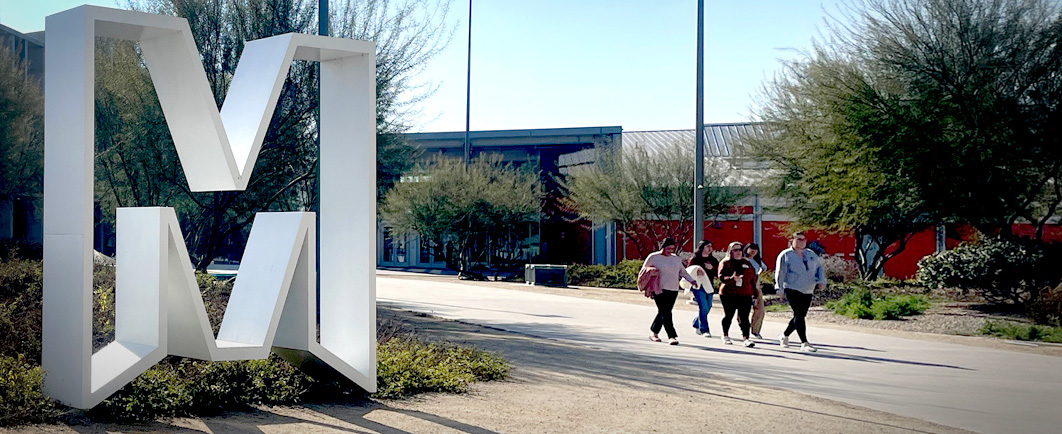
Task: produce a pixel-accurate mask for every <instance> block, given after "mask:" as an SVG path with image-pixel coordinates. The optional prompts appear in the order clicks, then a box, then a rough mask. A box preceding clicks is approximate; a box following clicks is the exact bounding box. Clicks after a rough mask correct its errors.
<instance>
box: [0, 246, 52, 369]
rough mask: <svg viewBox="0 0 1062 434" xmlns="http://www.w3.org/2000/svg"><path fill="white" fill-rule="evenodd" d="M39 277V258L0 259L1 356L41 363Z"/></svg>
mask: <svg viewBox="0 0 1062 434" xmlns="http://www.w3.org/2000/svg"><path fill="white" fill-rule="evenodd" d="M42 279H43V273H42V271H41V263H40V261H30V260H24V259H12V260H7V261H2V262H0V355H4V356H9V357H15V356H17V355H22V356H24V357H26V362H27V363H31V364H34V365H39V364H40V354H41V295H42V289H41V288H42V284H41V282H42Z"/></svg>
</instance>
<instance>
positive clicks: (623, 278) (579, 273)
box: [568, 259, 642, 289]
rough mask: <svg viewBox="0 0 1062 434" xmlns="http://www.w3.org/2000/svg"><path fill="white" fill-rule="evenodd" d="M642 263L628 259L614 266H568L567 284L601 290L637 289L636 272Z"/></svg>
mask: <svg viewBox="0 0 1062 434" xmlns="http://www.w3.org/2000/svg"><path fill="white" fill-rule="evenodd" d="M641 269H642V261H639V260H634V259H628V260H625V261H623V262H620V263H619V264H616V265H582V264H572V265H569V266H568V283H569V284H572V285H578V286H597V287H601V288H626V289H634V288H637V287H638V271H639V270H641Z"/></svg>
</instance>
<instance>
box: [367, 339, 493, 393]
mask: <svg viewBox="0 0 1062 434" xmlns="http://www.w3.org/2000/svg"><path fill="white" fill-rule="evenodd" d="M377 357H378V361H379V366H378V367H377V389H376V394H374V395H373V396H374V397H378V398H395V397H402V396H408V395H412V394H416V393H422V392H464V391H465V390H467V388H468V385H469V384H471V383H472V382H474V381H477V380H499V379H502V378H505V376H506V375H508V373H509V369H510V368H509V365H508V364H506V363H505V361H504V360H502V359H501V358H499V357H497V356H494V355H491V354H490V353H486V352H483V351H479V350H476V349H474V348H471V347H463V346H454V345H446V344H434V343H424V342H421V341H418V340H416V339H409V338H406V339H391V340H389V341H388V342H387V343H385V344H382V345H380V346H378V347H377Z"/></svg>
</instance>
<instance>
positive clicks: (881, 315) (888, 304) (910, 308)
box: [870, 295, 929, 319]
mask: <svg viewBox="0 0 1062 434" xmlns="http://www.w3.org/2000/svg"><path fill="white" fill-rule="evenodd" d="M926 309H929V301H927V300H926V299H925V298H924V297H922V296H920V295H896V296H887V297H884V298H881V299H879V300H875V301H874V304H873V305H871V307H870V311H871V312H872V313H873V314H874V319H900V318H901V317H905V316H912V315H921V314H922V312H925V311H926Z"/></svg>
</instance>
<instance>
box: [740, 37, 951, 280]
mask: <svg viewBox="0 0 1062 434" xmlns="http://www.w3.org/2000/svg"><path fill="white" fill-rule="evenodd" d="M786 67H787V68H786V72H785V74H783V75H781V76H779V77H777V78H776V79H775V80H774V81H773V82H771V83H770V84H769V85H768V86H767V88H766V96H767V103H766V104H765V105H764V106H762V107H761V109H760V113H759V116H760V118H761V119H762V120H764V121H766V122H767V129H768V131H769V133H768V134H766V135H764V136H762V137H760V138H757V139H754V140H751V141H750V142H749V143H750V144H751V146H752V149H754V150H755V152H756V153H758V155H759V156H760V158H763V159H765V160H767V161H770V162H771V163H772V164H773V166H774V168H775V169H776V170H775V171H774V172H773V173H774V177H773V182H774V184H775V185H776V187H777V188H778V192H779V193H780V195H781V196H782V197H785V198H787V199H788V203H787V205H786V206H785V209H786V210H787V211H788V212H789V213H790V214H792V215H793V216H794V217H796V219H797V222H798V224H800V225H804V226H811V227H817V228H822V229H826V230H830V231H835V232H849V233H854V234H855V235H856V236H857V238H858V239H859V248H858V249H857V252H858V255H857V258H856V259H857V262H858V263H859V265H860V271H861V274H862V275H863V277H864V278H875V277H877V276H878V275H879V274H880V273H881V270H882V268H883V267H884V265H885V263H886V262H887V261H888V260H889V259H890V258H892V257H894V256H896V255H897V254H899V253H901V252H902V251H903V250H904V248H905V247H906V243H907V241H908V240H909V239H910V237H911V236H912V235H913V234H914V233H916V232H919V231H921V230H923V229H925V228H926V227H928V225H929V224H930V223H932V222H933V214H932V213H931V211H932V210H931V207H929V206H928V204H927V203H926V202H925V201H924V200H923V199H922V196H921V194H922V191H921V190H920V189H919V186H918V184H917V182H916V180H915V179H913V178H915V177H918V176H920V174H919V173H917V172H916V170H917V166H916V164H917V162H918V161H919V160H920V159H924V158H927V156H926V155H920V153H921V152H922V151H923V150H924V148H921V147H917V146H910V145H911V144H912V141H913V142H914V143H917V140H918V139H917V135H918V134H919V133H920V132H921V131H923V130H924V129H926V128H932V127H933V125H932V124H931V118H926V117H922V116H920V113H919V112H920V111H921V109H922V108H921V107H920V106H918V105H917V104H914V103H913V102H912V101H905V100H904V98H903V97H902V95H899V94H898V91H901V90H902V87H900V86H897V83H896V82H895V81H893V80H890V79H889V78H888V77H882V76H880V75H877V74H875V73H874V72H872V70H871V68H868V67H867V66H866V65H865V64H864V63H861V61H860V60H859V59H857V58H853V57H850V56H845V55H844V54H843V53H837V52H832V51H827V50H826V49H823V48H819V49H817V50H816V51H815V52H814V53H813V54H812V55H811V56H810V57H809V58H807V59H802V60H799V61H795V62H791V63H789V64H787V65H786ZM927 124H928V125H927ZM875 251H876V252H878V254H876V255H871V254H869V252H875Z"/></svg>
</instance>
